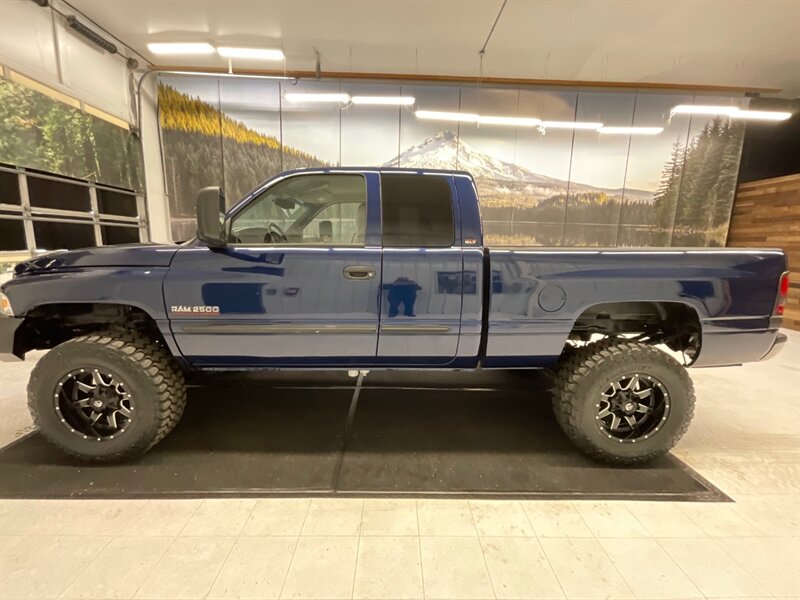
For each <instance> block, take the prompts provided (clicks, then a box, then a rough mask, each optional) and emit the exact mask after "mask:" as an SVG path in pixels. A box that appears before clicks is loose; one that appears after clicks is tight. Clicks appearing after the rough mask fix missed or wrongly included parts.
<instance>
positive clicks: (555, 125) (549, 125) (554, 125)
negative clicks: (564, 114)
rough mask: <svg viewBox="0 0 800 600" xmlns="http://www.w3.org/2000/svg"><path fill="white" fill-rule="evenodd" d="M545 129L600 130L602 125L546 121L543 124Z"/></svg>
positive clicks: (583, 122) (584, 122)
mask: <svg viewBox="0 0 800 600" xmlns="http://www.w3.org/2000/svg"><path fill="white" fill-rule="evenodd" d="M542 126H543V127H544V128H545V129H593V130H597V129H600V128H601V127H602V126H603V124H602V123H589V122H586V121H545V122H544V123H542Z"/></svg>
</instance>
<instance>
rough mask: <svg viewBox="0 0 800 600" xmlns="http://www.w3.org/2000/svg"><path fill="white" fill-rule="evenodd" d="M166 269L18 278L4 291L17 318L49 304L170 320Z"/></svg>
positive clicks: (60, 272)
mask: <svg viewBox="0 0 800 600" xmlns="http://www.w3.org/2000/svg"><path fill="white" fill-rule="evenodd" d="M167 270H168V269H167V268H166V267H89V268H83V269H69V270H57V271H52V272H49V273H43V274H37V275H27V276H24V277H17V278H16V279H12V280H11V281H8V282H6V283H5V284H4V285H3V286H2V288H0V289H2V291H3V293H4V294H5V295H6V296H8V299H9V301H10V302H11V308H12V310H13V311H14V315H15V316H17V317H22V316H25V315H26V314H28V313H29V312H30V311H31V310H33V309H34V308H37V307H40V306H44V305H47V304H70V303H104V304H127V305H130V306H135V307H136V308H140V309H141V310H143V311H145V312H146V313H147V314H149V315H150V316H151V317H152V318H153V319H154V320H156V321H159V320H166V319H167V315H166V311H165V307H164V295H163V289H162V285H163V281H164V277H165V276H166V274H167Z"/></svg>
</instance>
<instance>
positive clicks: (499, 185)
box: [383, 130, 653, 202]
mask: <svg viewBox="0 0 800 600" xmlns="http://www.w3.org/2000/svg"><path fill="white" fill-rule="evenodd" d="M383 166H385V167H392V166H401V167H408V168H412V169H456V168H457V169H460V170H462V171H467V172H469V173H471V174H472V176H473V177H474V178H475V179H476V181H478V182H479V185H480V187H481V189H482V191H484V192H487V193H490V194H491V195H492V196H503V195H506V194H513V193H517V194H521V195H524V196H525V198H526V199H527V200H528V201H530V200H531V199H533V200H545V199H547V198H550V197H551V196H554V195H556V194H563V193H565V192H566V190H567V187H568V186H569V191H570V193H585V192H603V193H605V194H607V195H608V196H618V197H621V196H622V193H623V190H622V189H608V188H600V187H595V186H592V185H587V184H584V183H579V182H575V181H573V182H571V183H569V182H567V181H565V180H563V179H557V178H555V177H548V176H547V175H541V174H539V173H534V172H533V171H531V170H529V169H526V168H524V167H521V166H519V165H515V164H512V163H509V162H506V161H503V160H500V159H498V158H494V157H492V156H489V155H488V154H486V153H484V152H481V151H479V150H477V149H475V148H474V147H472V146H471V145H470V144H468V143H467V142H465V141H464V140H463V139H459V137H458V135H457V134H456V133H455V132H454V131H450V130H444V131H440V132H438V133H437V134H436V135H434V136H433V137H429V138H426V139H425V140H424V141H423V142H421V143H419V144H417V145H415V146H412V147H411V148H408V149H407V150H405V151H404V152H401V153H400V155H399V156H395V157H394V158H392V159H391V160H388V161H386V162H385V163H384V164H383ZM510 184H515V185H513V186H512V185H510ZM624 193H625V199H626V200H627V201H628V202H651V201H652V200H653V192H649V191H646V190H637V189H625V190H624Z"/></svg>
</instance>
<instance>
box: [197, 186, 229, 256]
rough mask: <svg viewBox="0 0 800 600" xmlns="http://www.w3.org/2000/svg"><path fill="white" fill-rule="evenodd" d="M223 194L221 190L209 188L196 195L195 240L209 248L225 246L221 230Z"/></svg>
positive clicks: (214, 187) (223, 204)
mask: <svg viewBox="0 0 800 600" xmlns="http://www.w3.org/2000/svg"><path fill="white" fill-rule="evenodd" d="M224 208H225V194H224V193H223V191H222V188H219V187H216V186H211V187H206V188H203V189H202V190H200V191H199V192H198V193H197V239H198V240H200V241H201V242H205V243H206V244H208V247H209V248H221V247H222V246H224V245H225V234H224V232H223V230H222V221H223V209H224Z"/></svg>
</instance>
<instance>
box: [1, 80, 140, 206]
mask: <svg viewBox="0 0 800 600" xmlns="http://www.w3.org/2000/svg"><path fill="white" fill-rule="evenodd" d="M0 163H5V164H8V165H13V166H17V167H26V168H29V169H38V170H41V171H47V172H48V173H57V174H59V175H66V176H68V177H75V178H77V179H83V180H88V181H96V182H98V183H104V184H107V185H113V186H116V187H121V188H126V189H131V190H136V191H139V190H142V189H143V187H144V186H143V181H142V151H141V146H140V143H139V140H138V138H136V137H135V136H134V135H133V134H131V132H129V131H128V130H126V129H123V128H122V127H118V126H116V125H114V124H112V123H109V122H108V121H104V120H103V119H100V118H98V117H95V116H93V115H90V114H88V113H86V112H83V111H82V110H79V109H77V108H74V107H72V106H69V105H67V104H64V103H63V102H59V101H58V100H55V99H53V98H50V97H49V96H46V95H44V94H42V93H39V92H37V91H34V90H32V89H30V88H27V87H25V86H23V85H20V84H18V83H15V82H13V81H9V80H8V79H5V78H2V77H0ZM0 202H2V200H0Z"/></svg>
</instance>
